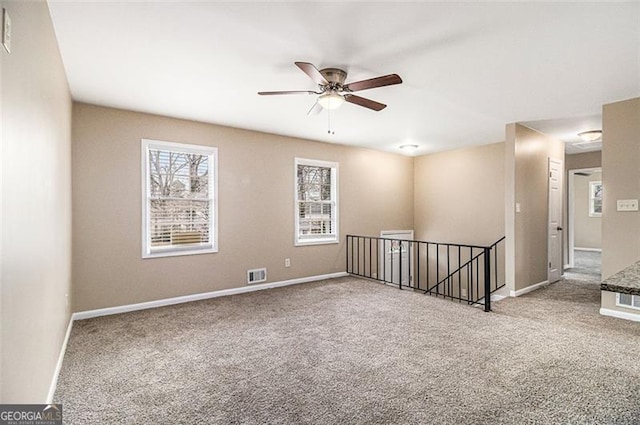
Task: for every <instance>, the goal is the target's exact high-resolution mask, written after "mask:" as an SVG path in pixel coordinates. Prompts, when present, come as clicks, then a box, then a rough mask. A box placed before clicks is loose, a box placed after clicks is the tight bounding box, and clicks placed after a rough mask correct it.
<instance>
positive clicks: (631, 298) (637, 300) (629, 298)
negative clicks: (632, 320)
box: [618, 294, 640, 310]
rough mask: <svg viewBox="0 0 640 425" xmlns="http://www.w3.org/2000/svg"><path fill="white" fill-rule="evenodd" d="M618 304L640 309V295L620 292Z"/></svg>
mask: <svg viewBox="0 0 640 425" xmlns="http://www.w3.org/2000/svg"><path fill="white" fill-rule="evenodd" d="M618 305H621V306H624V307H629V308H636V309H638V310H640V296H638V295H631V294H618Z"/></svg>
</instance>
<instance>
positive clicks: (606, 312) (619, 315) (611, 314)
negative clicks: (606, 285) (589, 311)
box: [600, 308, 640, 322]
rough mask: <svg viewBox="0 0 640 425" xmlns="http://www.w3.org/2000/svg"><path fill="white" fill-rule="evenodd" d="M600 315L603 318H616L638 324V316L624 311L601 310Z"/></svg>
mask: <svg viewBox="0 0 640 425" xmlns="http://www.w3.org/2000/svg"><path fill="white" fill-rule="evenodd" d="M600 314H601V315H603V316H609V317H616V318H618V319H625V320H632V321H634V322H640V314H633V313H627V312H626V311H618V310H611V309H608V308H601V309H600Z"/></svg>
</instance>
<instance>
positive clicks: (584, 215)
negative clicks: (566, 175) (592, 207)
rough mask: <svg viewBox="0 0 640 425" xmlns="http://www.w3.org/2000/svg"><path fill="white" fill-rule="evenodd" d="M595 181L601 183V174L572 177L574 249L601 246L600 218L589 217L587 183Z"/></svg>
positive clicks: (598, 247)
mask: <svg viewBox="0 0 640 425" xmlns="http://www.w3.org/2000/svg"><path fill="white" fill-rule="evenodd" d="M595 181H602V173H600V172H595V173H593V174H592V175H590V176H579V175H576V176H574V182H573V189H574V195H573V208H574V209H573V219H574V221H573V231H574V246H575V247H576V248H591V249H600V247H601V246H602V245H601V240H602V232H601V229H602V218H601V217H591V216H589V201H590V199H589V190H590V189H589V183H590V182H595Z"/></svg>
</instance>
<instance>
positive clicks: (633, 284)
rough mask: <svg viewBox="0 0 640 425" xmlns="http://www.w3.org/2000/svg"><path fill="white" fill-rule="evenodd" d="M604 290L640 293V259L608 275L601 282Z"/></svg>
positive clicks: (632, 293) (601, 287)
mask: <svg viewBox="0 0 640 425" xmlns="http://www.w3.org/2000/svg"><path fill="white" fill-rule="evenodd" d="M600 289H602V290H603V291H611V292H620V293H622V294H631V295H640V261H638V262H637V263H635V264H632V265H630V266H629V267H627V268H626V269H622V270H621V271H619V272H618V273H616V274H614V275H613V276H610V277H608V278H607V279H605V280H604V281H603V282H602V283H601V284H600Z"/></svg>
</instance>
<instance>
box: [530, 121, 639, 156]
mask: <svg viewBox="0 0 640 425" xmlns="http://www.w3.org/2000/svg"><path fill="white" fill-rule="evenodd" d="M638 119H640V117H638ZM521 124H523V125H525V126H527V127H529V128H533V129H534V130H538V131H539V132H541V133H545V134H548V135H550V136H553V137H555V138H556V139H560V140H562V141H563V142H566V143H565V152H566V153H568V154H575V153H584V152H593V151H599V150H602V140H599V141H597V142H594V143H589V144H585V141H584V140H583V139H581V138H580V137H579V136H578V133H582V132H583V131H592V130H602V114H597V115H588V116H584V117H573V118H559V119H552V120H540V121H525V122H521Z"/></svg>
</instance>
